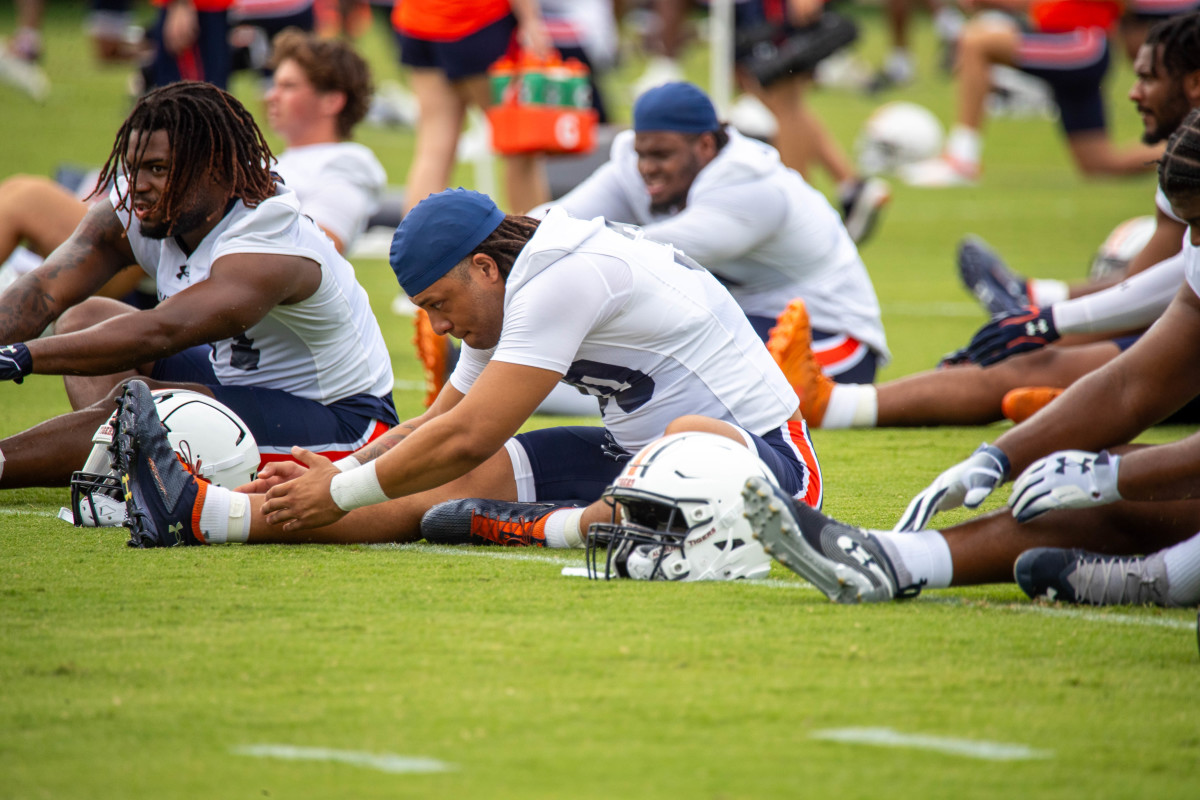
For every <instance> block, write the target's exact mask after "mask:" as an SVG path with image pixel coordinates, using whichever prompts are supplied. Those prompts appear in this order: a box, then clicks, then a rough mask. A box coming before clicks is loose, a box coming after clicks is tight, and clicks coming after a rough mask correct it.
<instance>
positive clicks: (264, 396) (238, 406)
mask: <svg viewBox="0 0 1200 800" xmlns="http://www.w3.org/2000/svg"><path fill="white" fill-rule="evenodd" d="M209 350H210V348H209V346H208V345H198V346H196V347H192V348H189V349H187V350H184V351H183V352H182V353H178V354H176V355H173V356H169V357H167V358H164V359H160V360H159V361H157V362H155V364H154V369H153V370H152V372H151V373H150V377H151V378H152V379H154V380H156V381H165V382H168V383H198V384H201V385H203V386H204V387H205V388H207V389H208V390H209V391H211V392H212V393H213V396H214V397H216V398H217V399H218V400H220V401H221V402H222V403H224V404H225V405H227V406H229V407H230V408H231V409H233V411H234V413H235V414H237V415H238V416H239V417H241V418H242V421H243V422H245V423H246V427H248V428H249V429H250V432H251V433H253V434H254V439H255V441H256V442H257V443H258V450H259V452H260V453H261V454H262V460H263V462H264V463H265V462H268V461H280V460H288V459H290V458H291V450H292V446H293V445H299V446H300V447H303V448H305V449H308V450H312V451H313V452H315V453H320V454H322V455H324V456H326V457H327V458H330V459H333V460H335V461H336V460H337V459H339V458H342V457H344V456H347V455H349V454H350V453H353V452H354V451H355V450H357V449H359V448H360V447H362V446H363V445H365V444H367V443H368V442H369V441H371V440H372V439H375V438H376V437H378V436H380V435H382V434H383V433H384V432H385V431H387V430H388V428H390V427H391V426H393V425H395V424H397V423H398V422H399V419H398V418H397V416H396V406H395V403H394V402H393V401H392V396H391V394H390V393H389V394H388V395H386V396H385V397H375V396H374V395H368V394H359V395H353V396H351V397H347V398H343V399H342V400H338V401H337V402H336V403H330V404H328V405H324V404H322V403H318V402H317V401H316V400H306V399H304V398H302V397H296V396H295V395H294V394H290V393H288V392H284V391H281V390H279V389H264V388H261V387H257V386H223V385H222V384H221V383H219V382H218V381H217V376H216V374H215V373H214V372H213V368H212V362H211V361H209V358H208V353H209Z"/></svg>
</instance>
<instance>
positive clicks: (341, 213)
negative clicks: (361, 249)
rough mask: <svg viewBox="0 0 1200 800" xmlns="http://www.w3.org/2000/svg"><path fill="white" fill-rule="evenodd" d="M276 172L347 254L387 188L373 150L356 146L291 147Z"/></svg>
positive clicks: (283, 156) (334, 144)
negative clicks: (339, 241)
mask: <svg viewBox="0 0 1200 800" xmlns="http://www.w3.org/2000/svg"><path fill="white" fill-rule="evenodd" d="M275 170H276V171H277V172H278V173H279V175H280V176H281V177H282V178H283V181H284V183H286V184H287V185H288V188H289V189H291V190H292V191H293V192H295V193H296V196H297V197H299V198H300V208H301V209H303V211H304V213H305V214H307V215H308V216H310V217H312V218H313V221H314V222H316V223H317V225H319V226H320V227H321V229H322V230H326V231H329V232H330V233H332V234H333V235H334V236H336V237H337V238H339V239H341V240H342V244H343V246H344V249H345V251H346V252H349V251H350V247H351V246H352V245H353V244H354V242H355V241H356V240H357V239H358V237H359V236H360V235H362V232H363V231H365V230H366V229H367V222H368V221H369V220H370V219H371V215H372V214H374V213H375V212H376V211H378V210H379V200H380V198H381V197H383V190H384V188H385V187H386V186H387V173H386V172H385V171H384V169H383V165H382V164H380V163H379V159H378V158H376V157H375V154H374V153H373V152H371V150H370V148H368V147H364V146H363V145H361V144H357V143H355V142H331V143H328V144H310V145H306V146H304V147H289V148H288V149H287V150H284V151H283V153H282V154H281V155H280V156H279V161H278V162H277V163H276V165H275Z"/></svg>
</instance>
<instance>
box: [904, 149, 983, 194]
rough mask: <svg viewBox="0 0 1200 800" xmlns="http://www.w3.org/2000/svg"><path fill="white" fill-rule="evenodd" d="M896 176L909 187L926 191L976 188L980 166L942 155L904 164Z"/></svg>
mask: <svg viewBox="0 0 1200 800" xmlns="http://www.w3.org/2000/svg"><path fill="white" fill-rule="evenodd" d="M896 174H897V175H899V176H900V180H902V181H904V182H905V183H907V184H908V185H909V186H917V187H921V188H925V189H944V188H947V187H953V186H974V185H975V184H976V183H978V182H979V165H978V164H967V163H965V162H962V161H958V160H954V159H951V158H950V157H949V156H945V155H941V156H937V157H935V158H928V159H926V160H924V161H917V162H915V163H913V164H903V165H901V167H900V168H899V169H898V170H896Z"/></svg>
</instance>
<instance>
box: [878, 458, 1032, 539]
mask: <svg viewBox="0 0 1200 800" xmlns="http://www.w3.org/2000/svg"><path fill="white" fill-rule="evenodd" d="M1008 467H1009V464H1008V456H1006V455H1005V454H1004V451H1003V450H1001V449H1000V448H998V447H993V446H991V445H990V444H986V443H984V444H981V445H979V448H978V449H977V450H976V451H975V452H974V453H973V454H972V455H971V457H970V458H968V459H967V460H966V461H963V462H961V463H958V464H955V465H954V466H953V467H951V468H950V469H948V470H946V471H945V472H943V473H942V474H941V475H939V476H938V477H937V479H936V480H934V482H933V483H931V484H929V486H927V487H926V488H925V489H924V490H923V491H922V492H921V493H920V494H918V495H917V496H916V497H914V498H913V499H912V501H911V502H910V503H909V504H908V508H906V509H905V510H904V514H903V515H902V516H901V517H900V521H899V522H897V523H896V527H895V530H897V531H920V530H924V529H925V526H926V525H927V524H928V523H929V520H930V519H931V518H932V517H933V515H934V514H936V513H938V512H939V511H949V510H950V509H952V508H958V507H959V506H966V507H967V508H978V507H979V504H980V503H982V502H983V501H984V499H985V498H987V496H988V495H989V494H991V493H992V490H993V489H995V488H996V487H997V486H999V485H1000V484H1001V483H1003V482H1004V479H1005V478H1006V477H1007V475H1008Z"/></svg>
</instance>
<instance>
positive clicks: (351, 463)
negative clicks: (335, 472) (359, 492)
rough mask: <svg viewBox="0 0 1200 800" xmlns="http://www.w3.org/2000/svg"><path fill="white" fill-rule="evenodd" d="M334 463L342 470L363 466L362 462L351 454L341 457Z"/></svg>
mask: <svg viewBox="0 0 1200 800" xmlns="http://www.w3.org/2000/svg"><path fill="white" fill-rule="evenodd" d="M333 465H334V466H335V467H337V468H338V469H339V470H341V471H342V472H349V471H350V470H352V469H355V468H357V467H361V466H362V462H361V461H359V460H358V459H357V458H355V457H354V456H352V455H350V456H346V457H345V458H339V459H338V460H337V461H335V462H333Z"/></svg>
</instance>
